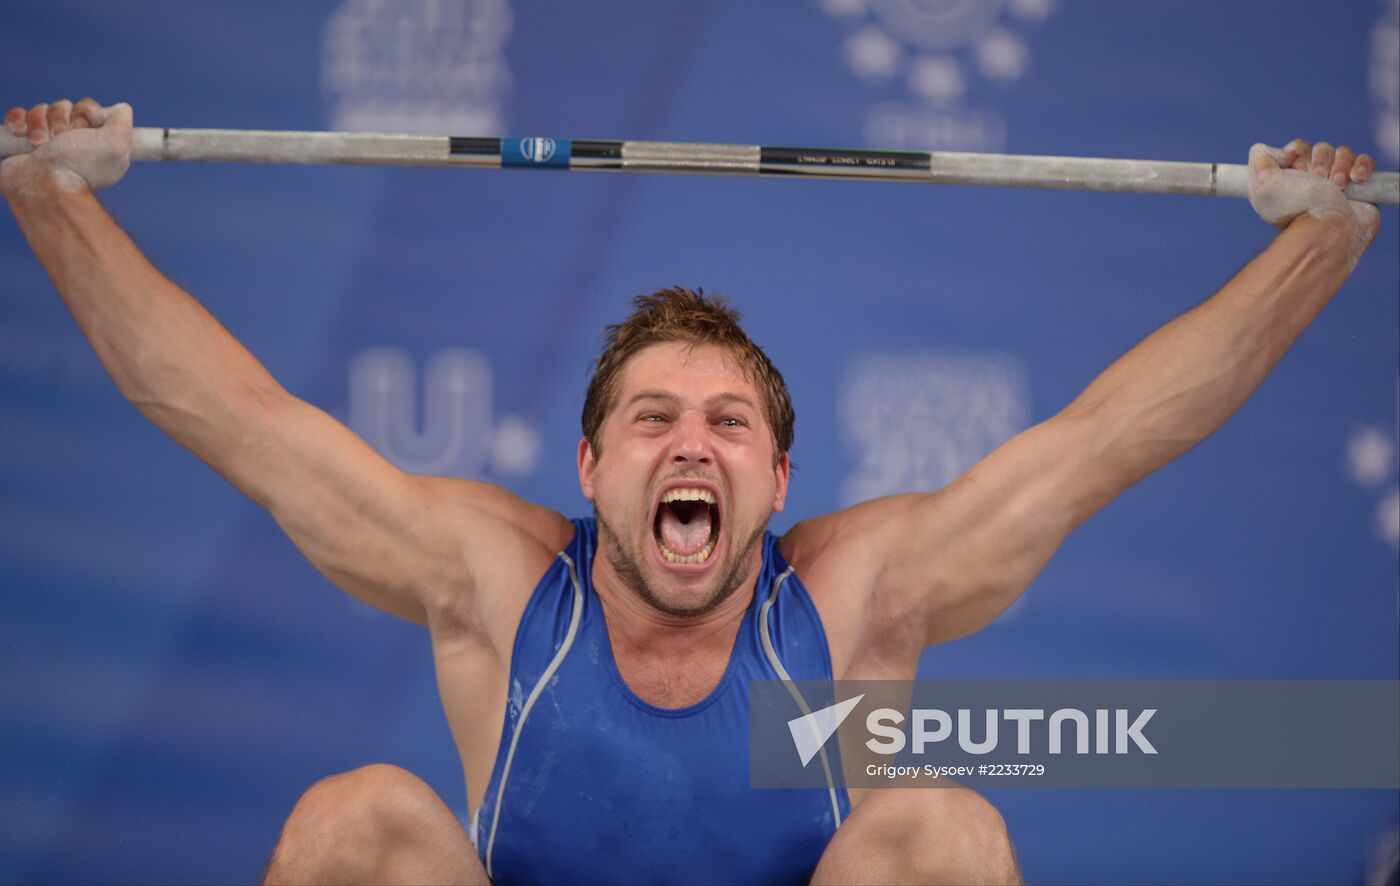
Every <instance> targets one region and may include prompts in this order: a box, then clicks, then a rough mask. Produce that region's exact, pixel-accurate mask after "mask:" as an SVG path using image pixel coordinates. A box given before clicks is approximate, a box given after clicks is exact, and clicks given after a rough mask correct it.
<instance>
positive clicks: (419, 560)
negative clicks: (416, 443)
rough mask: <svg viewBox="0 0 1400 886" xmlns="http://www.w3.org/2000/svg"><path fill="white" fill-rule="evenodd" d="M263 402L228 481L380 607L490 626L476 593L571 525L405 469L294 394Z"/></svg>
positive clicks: (340, 582) (465, 484) (500, 496)
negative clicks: (505, 563) (499, 559)
mask: <svg viewBox="0 0 1400 886" xmlns="http://www.w3.org/2000/svg"><path fill="white" fill-rule="evenodd" d="M263 401H264V402H263V403H262V405H261V406H260V407H259V408H257V409H255V410H252V414H253V416H254V417H253V418H252V420H250V421H249V422H247V423H245V425H244V427H243V428H242V429H241V431H240V433H244V434H246V435H247V438H246V439H245V440H244V441H243V444H242V445H240V446H237V447H232V451H233V452H235V453H236V455H233V456H231V457H230V458H229V459H228V463H227V464H226V465H224V466H223V467H224V468H225V469H226V470H225V474H226V476H228V478H229V479H230V480H231V481H233V482H234V483H235V485H237V486H239V488H241V489H242V490H243V491H244V492H245V493H247V494H248V495H249V496H250V497H251V498H253V499H254V500H255V501H257V502H258V503H259V504H262V505H263V506H264V507H266V508H267V509H268V511H269V512H270V513H271V514H272V516H273V517H274V518H275V519H276V520H277V522H278V524H279V525H280V526H281V527H282V529H283V530H284V531H285V532H286V533H287V536H288V537H289V538H290V539H291V540H292V542H293V543H294V544H295V545H296V546H297V548H298V549H299V550H300V551H301V552H302V553H303V554H304V555H305V556H306V557H307V559H308V560H310V561H311V563H312V564H313V565H314V566H315V567H316V568H317V569H318V570H319V571H320V572H321V573H322V574H323V575H325V576H326V577H327V578H328V579H330V581H331V582H333V583H334V584H335V585H337V586H338V587H339V588H341V589H342V590H344V591H345V592H347V593H349V594H351V595H352V596H354V597H356V598H357V599H359V600H361V601H363V602H364V603H367V604H369V605H370V606H374V607H375V608H377V609H381V610H384V611H386V612H390V613H393V614H395V615H398V616H401V617H403V618H406V619H409V620H411V621H415V622H419V623H422V624H426V623H429V622H430V621H432V620H433V619H434V618H435V617H437V616H443V617H446V618H450V619H452V620H454V621H456V622H459V623H462V624H463V625H466V626H468V627H474V628H481V627H483V626H482V624H481V621H482V617H483V615H482V613H481V612H480V611H479V610H480V608H481V607H479V606H478V602H479V601H478V600H477V596H478V595H477V589H478V586H479V585H480V584H482V582H483V581H486V582H488V583H489V582H491V581H493V580H494V577H495V572H494V567H492V566H491V564H492V562H493V558H495V557H496V556H497V555H498V554H500V553H501V552H506V551H514V550H515V549H517V548H522V547H524V546H526V545H527V544H528V543H529V542H530V540H532V539H535V538H537V537H540V536H542V535H543V536H551V533H553V534H558V532H559V531H560V527H558V526H557V525H556V523H557V522H564V523H567V521H563V520H562V518H559V517H557V515H554V514H553V512H552V511H547V509H543V508H539V507H537V506H534V505H531V504H529V503H528V502H525V501H523V500H521V499H519V498H518V497H516V496H515V495H513V494H512V493H510V492H508V491H507V490H504V489H501V488H499V487H496V486H492V485H490V484H486V483H477V482H473V481H469V480H462V479H456V478H441V477H423V476H418V475H414V474H409V473H407V472H405V471H402V470H400V469H399V468H397V467H395V466H394V465H393V464H391V463H390V462H389V461H387V460H386V459H385V458H384V457H383V456H381V455H380V454H379V453H377V452H376V451H375V450H374V449H373V448H372V447H370V446H369V445H368V444H367V443H365V442H364V441H363V440H361V439H360V438H359V437H358V436H357V435H355V434H354V433H353V432H352V431H350V429H349V428H347V427H345V426H344V425H343V424H341V423H340V422H338V421H336V420H335V419H334V418H332V417H331V416H330V415H328V414H326V413H325V412H323V411H322V410H320V409H318V408H316V407H315V406H312V405H311V404H308V403H305V402H303V401H301V400H298V399H296V398H295V397H292V396H290V395H288V394H285V393H277V394H270V395H265V396H264V397H263ZM550 517H554V520H550V519H549V518H550ZM553 541H554V539H553V538H552V536H551V537H550V538H549V539H548V540H547V541H546V542H545V543H552V542H553ZM536 546H538V545H536ZM487 608H489V607H487ZM486 617H488V618H489V613H487V614H486Z"/></svg>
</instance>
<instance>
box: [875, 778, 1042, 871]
mask: <svg viewBox="0 0 1400 886" xmlns="http://www.w3.org/2000/svg"><path fill="white" fill-rule="evenodd" d="M899 793H900V794H901V795H903V796H901V798H900V800H901V802H898V803H892V804H890V805H889V807H888V808H886V809H885V810H884V818H885V822H884V823H883V824H884V825H885V827H887V828H888V834H889V838H890V841H891V845H892V847H898V848H897V849H896V850H895V852H896V854H897V855H898V856H899V857H901V858H903V859H904V862H905V864H906V865H908V870H907V876H908V878H909V880H910V882H923V883H1019V882H1020V881H1021V878H1020V872H1019V870H1018V868H1017V865H1016V856H1015V853H1014V851H1013V850H1012V848H1011V838H1010V836H1009V835H1008V834H1007V831H1006V822H1005V820H1003V819H1002V817H1001V813H1000V812H998V811H997V809H996V807H995V806H993V805H992V804H991V803H989V802H988V801H987V800H986V799H985V798H983V797H982V795H981V794H978V793H977V792H976V791H972V790H968V789H967V788H936V789H925V790H907V791H900V792H899ZM884 829H885V828H883V827H882V830H884Z"/></svg>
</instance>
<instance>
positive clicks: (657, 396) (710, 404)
mask: <svg viewBox="0 0 1400 886" xmlns="http://www.w3.org/2000/svg"><path fill="white" fill-rule="evenodd" d="M642 400H665V401H667V402H669V403H679V402H680V398H679V397H677V396H676V395H675V394H672V393H671V392H670V391H662V390H658V389H652V390H648V391H638V392H637V393H635V394H633V395H632V398H631V399H630V400H628V401H627V403H626V405H625V406H624V407H623V408H624V409H629V408H631V407H632V406H633V405H634V404H636V403H639V402H641V401H642ZM724 403H740V404H742V405H744V406H747V407H749V408H750V409H752V410H754V411H755V412H757V411H758V404H756V403H754V402H753V400H751V399H749V398H748V397H745V396H744V395H743V394H736V393H734V392H732V391H726V392H725V393H723V394H715V395H714V396H713V397H711V398H709V399H708V400H706V401H705V404H704V405H705V408H706V409H713V408H714V407H716V406H719V405H721V404H724Z"/></svg>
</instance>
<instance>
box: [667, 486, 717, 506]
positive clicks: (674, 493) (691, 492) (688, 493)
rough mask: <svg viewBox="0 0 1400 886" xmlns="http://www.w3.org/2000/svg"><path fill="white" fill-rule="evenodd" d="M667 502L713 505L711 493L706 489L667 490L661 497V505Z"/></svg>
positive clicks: (713, 497) (712, 494) (713, 498)
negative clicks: (691, 502)
mask: <svg viewBox="0 0 1400 886" xmlns="http://www.w3.org/2000/svg"><path fill="white" fill-rule="evenodd" d="M669 501H703V502H705V503H707V504H714V503H715V496H714V493H713V492H710V491H709V490H708V489H668V490H666V493H665V494H664V495H662V496H661V503H662V504H665V503H666V502H669Z"/></svg>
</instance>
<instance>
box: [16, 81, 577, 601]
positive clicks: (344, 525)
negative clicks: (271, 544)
mask: <svg viewBox="0 0 1400 886" xmlns="http://www.w3.org/2000/svg"><path fill="white" fill-rule="evenodd" d="M6 122H7V124H8V125H10V127H11V128H12V130H13V131H15V132H16V133H18V134H26V133H27V134H28V135H29V137H30V140H31V142H32V143H33V144H35V146H36V149H35V151H34V152H33V153H31V154H27V155H23V156H16V157H11V158H8V159H6V160H5V161H4V163H3V164H0V190H3V193H4V196H5V198H6V199H7V200H8V201H9V204H10V207H11V209H12V210H13V212H14V215H15V218H16V219H17V220H18V222H19V225H20V227H21V229H22V230H23V231H24V234H25V236H26V237H27V238H28V240H29V243H30V246H31V247H32V248H33V250H34V252H35V254H36V255H37V256H38V258H39V260H40V261H41V262H42V263H43V266H44V268H45V269H46V270H47V271H48V273H49V276H50V277H51V278H52V279H53V282H54V285H55V286H56V287H57V289H58V291H59V293H60V295H61V296H62V297H63V300H64V302H65V303H66V304H67V306H68V308H69V310H70V311H71V312H72V314H73V317H74V319H75V320H76V321H77V323H78V326H79V328H80V329H81V330H82V332H83V334H84V335H85V336H87V339H88V341H89V342H90V343H91V344H92V347H93V350H94V351H95V352H96V353H97V356H98V357H99V358H100V359H101V361H102V363H103V365H104V366H105V367H106V368H107V371H108V372H109V373H110V374H111V376H112V378H113V379H114V380H115V381H116V384H117V387H118V388H119V389H120V390H121V392H122V394H124V395H125V396H126V397H127V398H128V399H129V400H131V402H132V403H134V404H135V405H136V406H137V408H139V409H140V410H141V412H142V413H143V414H145V415H146V417H147V418H149V419H150V420H151V421H152V422H154V423H155V424H156V425H158V426H159V427H160V428H161V430H163V431H164V432H165V433H167V434H169V435H170V436H171V437H172V438H173V439H174V440H175V441H176V442H178V443H180V444H181V445H182V446H185V447H186V448H188V449H189V450H190V451H192V452H193V453H195V454H196V455H197V456H199V457H200V458H201V459H203V460H204V461H205V462H206V463H208V464H209V465H210V466H211V467H213V468H214V469H215V470H216V471H218V472H219V473H220V474H222V475H223V476H224V477H225V478H227V479H228V480H229V481H230V482H232V483H233V484H234V485H235V486H237V487H238V488H239V489H240V490H242V491H243V492H244V493H246V494H247V495H248V496H249V497H251V498H252V499H253V500H254V501H257V502H258V503H259V504H261V505H264V506H265V507H267V508H268V510H269V511H271V513H272V514H273V516H274V517H275V518H276V519H277V521H278V523H279V524H281V526H282V527H283V529H284V530H286V532H287V534H288V535H289V536H290V537H291V539H292V540H293V542H295V543H296V545H297V547H299V548H300V549H301V550H302V551H303V553H305V554H306V555H307V557H308V558H309V559H310V560H311V561H312V562H313V563H314V564H315V565H316V567H317V568H318V569H320V570H321V572H322V573H324V574H325V575H326V576H327V577H328V578H329V579H330V580H331V581H333V582H335V583H336V584H337V585H339V586H340V587H341V588H343V589H344V590H346V591H347V592H349V593H351V594H353V595H355V596H356V597H358V598H359V599H361V600H363V601H364V602H366V603H368V604H370V605H372V606H375V607H378V608H380V609H383V610H386V611H388V612H392V613H394V614H396V615H400V616H402V617H404V618H408V619H411V620H413V621H417V622H422V623H429V622H432V621H433V620H435V619H438V618H447V619H452V618H455V619H457V620H459V621H462V622H464V623H470V622H472V621H473V620H474V619H475V618H476V615H477V613H476V609H477V607H476V601H474V600H473V592H474V589H475V588H476V586H477V585H478V584H479V583H480V574H479V573H480V571H481V570H480V569H479V567H478V564H481V563H484V562H489V561H488V560H487V559H486V556H485V554H486V552H489V551H498V550H500V549H501V546H510V545H518V544H521V543H522V540H523V541H524V543H528V541H529V540H530V539H533V538H536V537H538V536H540V535H542V534H543V535H544V536H546V537H549V536H550V533H551V532H552V533H554V535H556V536H557V535H558V534H559V533H560V532H562V531H564V530H563V527H561V525H560V524H561V523H563V521H562V518H558V517H557V515H553V514H552V513H551V512H548V511H545V510H544V509H541V508H535V507H533V506H531V505H529V504H527V503H525V502H523V501H521V500H519V499H518V498H516V497H515V496H513V495H511V494H510V493H508V492H506V491H505V490H501V489H498V488H496V487H492V486H487V485H485V484H478V483H469V482H467V481H457V480H443V479H436V478H424V477H417V476H413V475H410V474H406V473H404V472H402V471H400V470H398V469H397V468H395V467H394V466H393V465H391V464H389V463H388V462H387V461H385V460H384V459H383V458H381V457H380V456H379V455H378V454H377V453H376V452H374V450H373V449H371V448H370V447H369V446H367V445H366V444H365V443H364V442H363V441H361V440H360V439H359V438H358V437H356V436H355V435H354V434H353V433H351V432H350V431H349V429H347V428H345V427H344V426H343V425H341V424H340V423H339V422H337V421H335V420H334V419H333V418H331V417H330V416H329V415H327V414H326V413H324V412H322V411H321V410H320V409H317V408H316V407H314V406H311V405H310V404H308V403H305V402H303V401H301V400H299V399H297V398H296V397H293V396H292V395H290V394H289V393H287V391H286V390H284V389H283V388H282V386H281V385H279V384H278V383H277V381H276V380H275V379H273V377H272V376H271V375H270V374H269V373H268V372H267V370H266V369H264V368H263V366H262V364H261V363H259V362H258V361H257V360H256V359H255V358H254V357H253V355H252V354H251V353H249V352H248V350H247V349H246V348H244V347H243V346H242V345H241V344H240V343H239V342H238V341H237V340H236V339H234V337H233V336H232V335H230V334H229V332H228V331H227V330H225V329H224V328H223V327H222V326H221V325H220V324H219V323H218V321H217V320H215V319H214V317H213V316H212V315H211V314H210V313H209V312H208V311H207V310H205V309H204V308H203V306H201V305H200V304H199V303H198V302H197V301H195V299H193V298H192V297H190V296H189V295H188V294H186V293H185V292H183V291H182V290H181V289H180V288H179V287H177V286H176V285H174V284H173V283H171V282H170V281H169V280H167V279H166V278H165V277H163V276H162V275H161V274H160V272H159V271H157V270H156V269H155V268H154V267H153V266H152V265H151V264H150V262H148V261H147V260H146V258H145V257H144V256H143V255H142V254H141V252H140V250H138V249H137V247H136V246H135V244H134V243H132V241H131V239H130V238H129V237H127V235H126V234H125V233H124V232H123V231H122V230H121V229H120V228H119V227H118V226H117V225H116V223H115V222H113V221H112V219H111V217H110V216H108V214H107V213H106V212H105V211H104V210H103V208H102V206H101V204H99V203H98V201H97V198H96V197H95V196H93V194H92V191H93V190H94V189H96V188H100V187H104V186H106V185H110V184H112V183H114V182H115V181H117V180H118V179H119V178H120V177H121V175H122V174H123V173H124V172H125V170H126V167H127V162H128V157H129V151H130V143H131V109H130V108H129V107H127V106H126V105H115V106H113V107H111V108H105V109H104V108H100V107H99V106H98V105H97V103H96V102H94V101H92V100H91V99H85V100H84V101H82V102H79V103H78V105H77V106H72V105H70V104H69V103H67V102H57V103H54V104H53V105H39V106H36V107H35V108H33V109H31V110H30V111H29V112H28V113H25V112H23V111H21V109H18V108H16V109H14V110H12V111H11V112H10V113H9V114H8V115H7V117H6ZM563 525H564V526H567V523H563ZM488 605H489V604H488Z"/></svg>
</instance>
